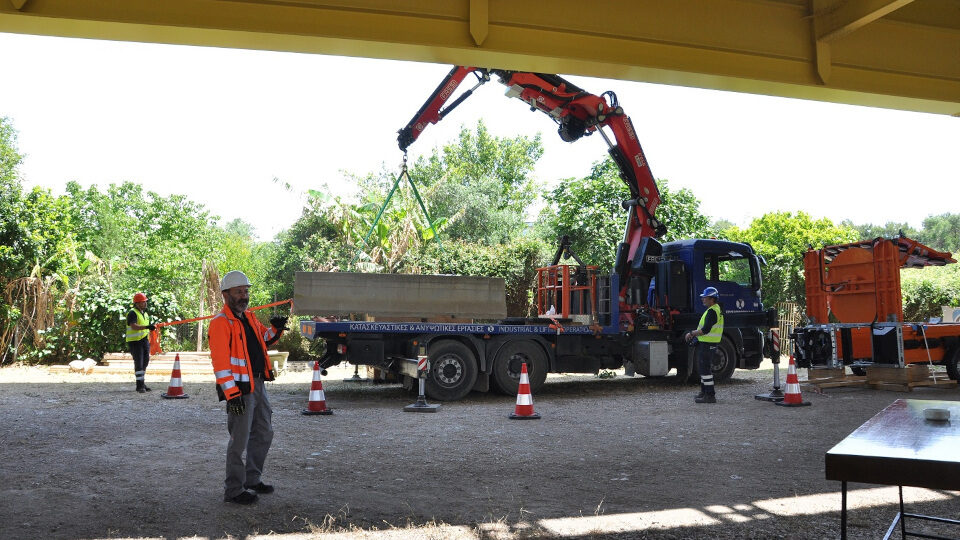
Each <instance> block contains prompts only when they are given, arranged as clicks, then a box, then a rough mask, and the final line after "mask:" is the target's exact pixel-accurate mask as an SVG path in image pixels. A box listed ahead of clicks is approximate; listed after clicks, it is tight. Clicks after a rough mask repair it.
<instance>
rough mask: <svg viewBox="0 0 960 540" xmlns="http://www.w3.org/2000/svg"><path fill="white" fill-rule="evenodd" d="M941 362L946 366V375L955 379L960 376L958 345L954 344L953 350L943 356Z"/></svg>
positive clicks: (959, 350) (959, 346) (959, 351)
mask: <svg viewBox="0 0 960 540" xmlns="http://www.w3.org/2000/svg"><path fill="white" fill-rule="evenodd" d="M943 363H944V365H946V366H947V376H948V377H950V378H951V379H953V380H955V381H956V380H957V379H958V377H960V345H954V347H953V350H952V351H950V352H949V353H947V356H945V357H944V359H943Z"/></svg>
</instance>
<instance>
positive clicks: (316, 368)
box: [300, 362, 333, 415]
mask: <svg viewBox="0 0 960 540" xmlns="http://www.w3.org/2000/svg"><path fill="white" fill-rule="evenodd" d="M300 412H301V413H302V414H306V415H314V414H333V411H331V410H330V409H328V408H327V398H326V396H324V395H323V383H322V382H320V362H314V364H313V382H312V383H310V403H308V404H307V408H306V409H304V410H302V411H300Z"/></svg>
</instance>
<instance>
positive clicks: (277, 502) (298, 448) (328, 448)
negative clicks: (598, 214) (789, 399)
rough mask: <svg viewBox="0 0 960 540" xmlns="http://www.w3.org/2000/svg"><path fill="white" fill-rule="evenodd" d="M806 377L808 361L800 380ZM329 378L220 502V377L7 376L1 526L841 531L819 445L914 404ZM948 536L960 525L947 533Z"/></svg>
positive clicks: (886, 497) (880, 509) (721, 533)
mask: <svg viewBox="0 0 960 540" xmlns="http://www.w3.org/2000/svg"><path fill="white" fill-rule="evenodd" d="M801 372H802V370H801ZM350 374H352V370H350V371H345V370H339V371H332V372H331V374H330V375H328V376H327V377H326V378H325V381H324V388H325V391H326V397H327V405H328V406H330V407H332V408H333V409H334V414H333V415H332V416H303V415H301V414H300V411H301V410H302V409H303V408H304V407H305V406H306V404H307V395H308V389H309V386H310V378H311V372H310V371H309V370H305V369H304V370H302V371H292V370H288V371H287V372H286V373H284V375H283V376H282V377H280V378H279V379H278V381H277V382H274V383H271V384H270V386H269V394H270V399H271V401H272V404H273V409H274V427H275V430H276V435H275V439H274V445H273V448H272V449H271V452H270V455H269V457H268V461H267V465H266V470H265V473H264V480H265V481H266V482H268V483H272V484H274V485H275V486H276V492H275V493H274V494H271V495H264V496H261V498H260V501H259V502H258V503H257V504H256V505H254V506H252V507H239V506H236V505H230V504H227V503H224V502H223V501H222V482H223V474H224V472H223V471H224V450H225V447H226V439H227V433H226V424H225V412H224V408H223V405H222V404H220V403H218V402H217V399H216V394H215V392H214V388H213V378H212V375H211V376H186V377H185V378H184V389H185V391H186V393H187V394H188V395H189V396H190V398H189V399H184V400H164V399H161V398H160V394H161V393H162V392H165V391H166V388H167V386H168V383H169V378H158V377H152V378H150V377H148V383H149V384H150V385H151V386H152V388H153V392H151V393H148V394H143V395H141V394H137V393H135V392H134V391H133V387H134V385H133V375H132V374H130V375H129V376H119V375H114V376H108V375H82V374H62V375H53V374H50V373H48V372H47V371H46V370H44V369H42V368H26V367H11V368H4V369H2V370H0V443H2V449H3V459H2V461H0V478H2V483H0V501H2V502H0V538H3V539H8V538H10V539H20V538H70V539H87V538H118V537H120V538H125V537H132V538H171V539H172V538H184V537H187V538H191V537H200V538H251V537H256V536H258V535H266V536H271V537H275V538H283V539H286V538H336V539H338V540H339V539H350V538H491V539H494V538H496V539H515V538H574V539H576V538H610V539H632V538H653V539H667V538H671V539H687V538H704V539H706V538H758V539H760V538H764V539H766V538H798V539H800V538H803V539H807V538H811V539H819V538H837V537H838V536H839V508H840V495H839V490H840V486H839V483H837V482H828V481H826V480H824V453H825V452H826V451H827V450H828V449H829V448H831V447H832V446H833V445H834V444H836V443H837V442H839V441H840V440H841V439H843V438H844V437H845V436H846V435H847V434H849V433H850V432H851V431H852V430H854V429H855V428H857V427H858V426H859V425H860V424H862V423H863V422H864V421H866V420H867V419H868V418H870V417H871V416H873V415H874V414H875V413H876V412H878V411H879V410H880V409H882V408H883V407H885V406H887V405H889V404H890V403H891V402H892V401H893V400H895V399H897V398H911V399H946V400H958V399H960V392H958V391H957V390H943V389H918V390H915V391H914V392H912V393H910V394H903V393H894V392H888V391H875V390H864V389H852V388H847V389H832V390H828V391H827V393H826V394H825V395H819V394H815V393H813V392H810V391H805V392H804V395H803V397H804V398H805V399H806V400H808V401H811V402H812V403H813V406H811V407H804V408H793V409H791V408H784V407H776V406H774V405H772V404H770V403H766V402H761V401H756V400H755V399H754V397H753V396H754V395H755V394H757V393H760V392H765V391H768V390H769V389H770V386H771V372H770V371H769V370H766V371H764V370H761V371H755V372H744V371H738V372H737V373H736V374H735V375H734V379H733V380H732V381H730V382H729V383H727V384H724V385H721V386H720V387H719V390H718V396H719V403H718V404H716V405H695V404H694V403H693V394H694V393H695V391H696V388H695V387H692V386H691V387H678V386H674V385H673V384H670V383H668V382H666V381H663V380H656V379H644V378H640V377H637V378H626V377H622V376H619V377H616V378H613V379H599V378H596V377H592V376H551V377H550V379H549V380H548V382H547V384H546V385H545V386H544V388H543V389H542V390H541V391H540V392H538V394H537V395H535V396H534V404H535V407H536V410H537V412H538V413H540V414H541V415H542V416H543V418H542V419H541V420H532V421H519V422H518V421H511V420H508V419H507V415H508V414H509V413H510V412H512V411H513V408H514V404H515V398H514V397H509V396H500V395H496V394H472V395H471V396H469V397H468V399H466V400H464V401H461V402H456V403H445V404H443V406H442V408H441V409H440V411H439V412H437V413H436V414H411V413H404V412H402V407H403V406H404V405H407V404H409V403H411V402H412V401H413V398H412V397H411V396H410V395H409V394H407V393H406V392H404V391H403V390H402V389H401V388H400V387H399V386H395V385H373V384H369V383H368V384H363V385H360V384H357V383H345V382H341V379H342V378H343V377H344V376H347V375H350ZM851 490H852V491H851V494H850V498H849V501H850V506H851V508H852V509H853V510H852V511H851V513H850V523H849V527H850V533H851V534H850V537H851V538H879V537H881V536H882V535H883V533H884V532H885V531H886V528H887V526H888V525H889V523H890V520H891V519H892V518H893V516H894V514H895V512H896V501H897V498H896V497H897V495H896V488H885V487H880V486H867V485H858V484H854V485H851ZM905 496H906V498H907V501H908V502H910V503H911V504H910V505H909V508H910V509H911V510H912V511H916V512H919V513H927V514H932V515H940V516H945V517H949V518H953V519H958V518H960V493H956V492H939V491H929V490H919V489H910V488H908V489H905ZM940 532H941V534H942V533H944V532H949V533H952V534H954V535H955V534H956V532H957V531H956V530H953V531H949V530H947V531H944V530H942V529H941V530H940Z"/></svg>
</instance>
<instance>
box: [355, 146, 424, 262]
mask: <svg viewBox="0 0 960 540" xmlns="http://www.w3.org/2000/svg"><path fill="white" fill-rule="evenodd" d="M404 177H406V178H407V182H409V183H410V187H411V188H412V189H413V195H414V196H415V197H416V198H417V203H419V204H420V210H422V211H423V215H424V217H426V218H427V223H428V224H429V225H430V230H431V231H433V237H434V238H436V239H437V245H438V246H439V247H440V251H443V244H442V243H441V242H440V235H439V234H438V233H437V229H436V227H434V226H433V219H432V218H431V217H430V212H428V211H427V206H426V205H425V204H423V199H422V198H421V197H420V192H419V191H417V185H416V184H414V183H413V178H411V177H410V173H409V172H407V152H406V150H404V152H403V165H402V166H401V168H400V174H398V175H397V178H396V180H394V181H393V188H391V189H390V193H389V194H388V195H387V199H386V200H385V201H383V205H381V206H380V211H379V212H377V217H375V218H374V219H373V223H372V224H371V225H370V230H369V231H367V235H366V236H364V237H363V245H364V246H367V247H369V244H367V241H368V240H370V235H372V234H373V231H374V230H376V228H377V224H379V223H380V218H381V217H383V212H384V211H385V210H386V209H387V205H388V204H390V199H392V198H393V194H394V193H395V192H396V191H397V188H398V187H399V186H400V181H401V180H402V179H403V178H404ZM361 252H362V250H361V249H358V250H357V254H356V255H354V256H353V260H352V261H350V266H353V265H354V264H356V262H357V258H359V257H360V253H361Z"/></svg>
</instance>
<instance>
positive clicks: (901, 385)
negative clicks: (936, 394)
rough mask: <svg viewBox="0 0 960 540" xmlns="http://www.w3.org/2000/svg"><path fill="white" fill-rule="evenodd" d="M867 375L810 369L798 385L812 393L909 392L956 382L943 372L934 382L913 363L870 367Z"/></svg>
mask: <svg viewBox="0 0 960 540" xmlns="http://www.w3.org/2000/svg"><path fill="white" fill-rule="evenodd" d="M866 369H867V374H866V375H863V376H860V375H849V374H847V370H846V368H812V369H808V370H807V380H805V381H800V383H801V384H804V385H808V386H811V387H813V390H814V391H815V392H822V391H823V390H824V389H826V388H844V387H860V388H871V389H874V390H891V391H894V392H912V391H913V389H914V388H920V387H929V388H956V387H957V381H953V380H950V379H949V378H948V377H947V375H946V373H938V374H937V379H936V380H934V379H933V377H932V376H931V374H930V368H929V366H927V365H925V364H914V365H911V366H907V367H906V368H898V367H887V366H869V367H867V368H866Z"/></svg>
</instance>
